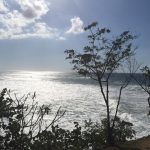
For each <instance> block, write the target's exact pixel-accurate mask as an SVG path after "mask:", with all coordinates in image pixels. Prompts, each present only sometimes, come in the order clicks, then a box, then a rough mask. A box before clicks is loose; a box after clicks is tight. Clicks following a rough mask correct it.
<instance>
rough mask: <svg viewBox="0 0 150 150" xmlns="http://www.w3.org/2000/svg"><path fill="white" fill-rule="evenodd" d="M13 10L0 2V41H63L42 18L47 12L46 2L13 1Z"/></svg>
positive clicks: (47, 4)
mask: <svg viewBox="0 0 150 150" xmlns="http://www.w3.org/2000/svg"><path fill="white" fill-rule="evenodd" d="M15 2H16V6H17V7H15V8H10V6H9V7H8V5H9V3H8V5H6V3H4V1H1V2H0V10H1V11H0V39H23V38H32V37H34V38H36V37H37V38H50V39H56V40H64V37H63V36H61V33H60V31H59V30H58V29H56V28H51V27H50V26H48V25H47V24H46V23H45V22H44V20H42V19H43V18H42V17H43V16H44V15H46V14H47V13H48V11H49V6H50V3H49V2H48V0H32V1H31V0H15Z"/></svg>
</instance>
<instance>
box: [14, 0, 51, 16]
mask: <svg viewBox="0 0 150 150" xmlns="http://www.w3.org/2000/svg"><path fill="white" fill-rule="evenodd" d="M15 1H16V2H17V3H18V5H19V6H20V9H21V11H22V14H23V16H24V17H26V18H28V19H39V18H41V17H42V16H43V15H46V14H47V12H48V11H49V6H50V3H49V1H48V0H15Z"/></svg>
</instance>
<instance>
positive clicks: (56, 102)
mask: <svg viewBox="0 0 150 150" xmlns="http://www.w3.org/2000/svg"><path fill="white" fill-rule="evenodd" d="M3 88H8V89H11V91H12V92H13V93H17V94H18V96H21V95H23V94H27V93H29V92H31V93H33V92H35V91H36V94H37V101H38V102H39V104H52V106H53V111H54V112H55V111H56V110H57V109H58V107H59V106H62V108H63V110H66V111H67V112H66V114H65V116H64V117H63V118H62V119H61V121H60V122H59V123H60V125H61V126H62V127H64V128H71V127H72V126H73V122H74V121H79V122H80V123H81V124H82V123H83V121H84V120H86V119H90V118H91V119H92V120H93V121H100V120H101V119H102V118H104V117H105V115H106V113H105V112H106V111H105V109H106V108H105V105H104V102H103V99H102V95H101V93H100V89H99V86H98V85H97V83H96V82H94V81H92V80H90V79H87V78H83V77H81V76H78V75H76V74H73V73H62V72H33V71H11V72H1V73H0V89H1V90H2V89H3ZM118 94H119V90H118V85H117V84H113V85H112V86H111V87H110V98H111V101H110V104H111V112H112V113H114V108H115V107H116V97H117V96H118ZM146 99H147V95H146V93H144V92H143V91H142V90H141V88H140V87H139V86H138V85H136V84H132V85H129V86H128V87H127V88H126V89H125V90H124V91H123V94H122V100H121V105H120V107H119V116H120V117H121V118H122V119H125V120H126V121H130V122H132V123H133V124H134V128H135V130H136V131H137V137H141V136H144V135H148V134H149V133H150V117H148V116H147V113H148V104H147V100H146Z"/></svg>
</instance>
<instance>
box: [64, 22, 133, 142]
mask: <svg viewBox="0 0 150 150" xmlns="http://www.w3.org/2000/svg"><path fill="white" fill-rule="evenodd" d="M97 25H98V23H97V22H93V23H92V24H90V25H88V26H87V27H85V31H86V30H88V31H89V32H90V34H89V35H88V41H89V44H88V45H87V46H85V47H84V48H83V52H82V53H81V52H76V51H75V50H73V49H71V50H66V51H65V53H66V55H67V57H66V59H69V60H71V64H72V65H73V70H75V71H77V73H78V74H80V75H83V76H88V77H90V78H91V79H93V80H95V81H97V83H98V84H99V87H100V92H101V94H102V96H103V100H104V102H105V106H106V116H107V120H106V122H107V123H106V126H107V130H106V131H107V133H106V135H107V139H106V141H107V144H108V145H114V144H115V143H114V142H115V141H114V139H116V137H115V134H114V133H115V122H116V121H117V113H118V108H119V104H120V101H121V95H122V91H123V89H125V88H126V87H127V85H128V84H129V82H130V80H131V78H130V77H125V78H124V79H123V80H122V81H120V87H118V98H117V99H116V101H117V106H116V109H115V114H111V113H110V100H111V98H110V86H111V84H112V81H111V77H112V74H113V73H115V72H117V71H119V72H120V71H121V67H122V65H123V64H124V63H125V62H127V61H128V59H130V58H131V57H132V56H133V55H134V50H135V47H134V46H133V44H132V42H133V40H134V39H135V38H136V36H134V35H132V34H131V33H130V32H129V31H124V32H123V33H121V34H120V35H119V36H117V37H115V38H114V37H113V38H110V36H109V35H110V33H111V31H110V29H107V28H102V29H100V28H99V27H97ZM112 116H114V117H113V119H112ZM111 122H112V123H111Z"/></svg>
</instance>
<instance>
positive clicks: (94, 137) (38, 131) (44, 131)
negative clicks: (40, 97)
mask: <svg viewBox="0 0 150 150" xmlns="http://www.w3.org/2000/svg"><path fill="white" fill-rule="evenodd" d="M28 99H30V100H31V99H32V105H28V104H27V100H28ZM0 107H1V109H0V110H1V111H0V132H1V135H0V149H1V150H89V149H92V150H95V149H100V148H103V147H105V146H106V140H107V136H106V133H107V120H106V119H104V120H102V122H101V124H98V123H93V122H91V120H89V121H85V125H84V127H81V126H79V124H78V122H74V129H72V130H71V131H70V130H65V129H62V128H60V127H59V126H58V125H54V123H56V121H57V120H58V119H60V118H61V117H62V116H63V115H64V112H63V113H62V114H59V113H58V112H59V111H60V109H59V110H58V112H57V113H56V116H55V117H54V119H53V120H52V121H49V120H48V122H45V121H46V120H45V116H46V115H49V112H50V110H51V109H50V107H49V106H44V105H43V106H38V104H37V103H36V102H35V96H34V95H33V96H31V95H29V94H28V95H27V96H24V97H22V98H20V99H18V98H17V97H16V98H15V99H13V98H12V97H11V94H10V92H9V91H7V89H4V90H3V91H2V92H1V94H0ZM58 114H59V115H58ZM116 119H117V120H116V125H115V129H114V132H113V134H115V139H114V140H115V142H116V143H120V142H125V141H126V140H127V139H131V138H133V137H134V134H135V131H134V130H133V128H132V126H133V125H132V124H131V123H128V122H125V121H121V120H120V119H119V118H116Z"/></svg>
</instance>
